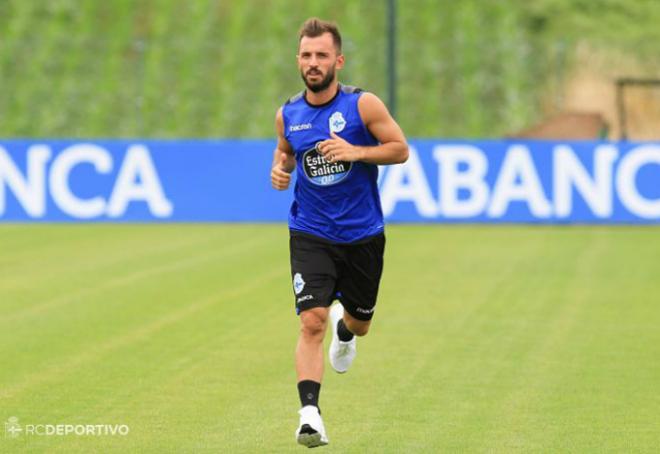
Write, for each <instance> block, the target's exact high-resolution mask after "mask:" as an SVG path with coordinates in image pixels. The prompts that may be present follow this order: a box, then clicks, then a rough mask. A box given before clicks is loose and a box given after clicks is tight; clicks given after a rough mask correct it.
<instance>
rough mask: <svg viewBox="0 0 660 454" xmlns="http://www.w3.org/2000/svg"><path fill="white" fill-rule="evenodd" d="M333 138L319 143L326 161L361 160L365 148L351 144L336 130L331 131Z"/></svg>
mask: <svg viewBox="0 0 660 454" xmlns="http://www.w3.org/2000/svg"><path fill="white" fill-rule="evenodd" d="M330 136H331V137H332V139H328V140H324V141H323V142H321V143H319V146H318V150H319V152H320V153H321V154H322V155H323V157H324V158H325V160H326V161H328V162H336V161H349V162H353V161H359V160H361V159H362V157H363V149H362V148H360V147H356V146H355V145H351V144H350V143H348V142H346V141H345V140H344V139H342V138H341V137H339V136H338V135H337V134H335V133H334V132H331V133H330Z"/></svg>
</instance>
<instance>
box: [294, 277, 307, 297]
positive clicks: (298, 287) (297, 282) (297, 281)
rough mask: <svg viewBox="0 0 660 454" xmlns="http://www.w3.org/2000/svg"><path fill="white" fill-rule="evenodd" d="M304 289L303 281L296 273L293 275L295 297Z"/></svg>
mask: <svg viewBox="0 0 660 454" xmlns="http://www.w3.org/2000/svg"><path fill="white" fill-rule="evenodd" d="M304 288H305V281H304V280H303V278H302V274H300V273H296V274H294V275H293V291H294V292H296V295H298V294H300V292H302V291H303V289H304Z"/></svg>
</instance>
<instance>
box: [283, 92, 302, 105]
mask: <svg viewBox="0 0 660 454" xmlns="http://www.w3.org/2000/svg"><path fill="white" fill-rule="evenodd" d="M304 95H305V90H301V91H299V92H298V93H296V94H295V95H293V96H291V97H290V98H289V99H287V100H286V102H285V103H284V105H285V106H286V105H287V104H293V103H296V102H298V101H300V100H301V99H303V96H304Z"/></svg>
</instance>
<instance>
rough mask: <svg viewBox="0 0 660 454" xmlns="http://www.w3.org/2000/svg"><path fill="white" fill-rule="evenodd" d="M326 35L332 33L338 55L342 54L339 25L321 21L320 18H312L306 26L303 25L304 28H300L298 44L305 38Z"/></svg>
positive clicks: (306, 22)
mask: <svg viewBox="0 0 660 454" xmlns="http://www.w3.org/2000/svg"><path fill="white" fill-rule="evenodd" d="M324 33H330V34H331V35H332V42H333V44H334V45H335V49H337V53H338V54H341V34H339V28H337V24H335V23H334V22H328V21H324V20H321V19H319V18H318V17H310V18H309V19H307V20H306V21H305V23H304V24H302V27H300V35H299V37H298V44H300V41H301V40H302V39H303V36H307V37H308V38H316V37H317V36H321V35H322V34H324Z"/></svg>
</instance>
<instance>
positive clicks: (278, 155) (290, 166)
mask: <svg viewBox="0 0 660 454" xmlns="http://www.w3.org/2000/svg"><path fill="white" fill-rule="evenodd" d="M275 130H276V131H277V146H276V147H275V151H274V152H273V166H272V168H271V171H270V183H271V185H272V186H273V188H274V189H277V190H278V191H284V190H285V189H287V188H288V187H289V183H290V182H291V172H293V170H294V169H295V168H296V158H295V155H294V152H293V149H292V148H291V145H290V144H289V142H288V141H287V140H286V138H285V137H284V118H283V116H282V108H281V107H280V108H279V109H278V110H277V115H275Z"/></svg>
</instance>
